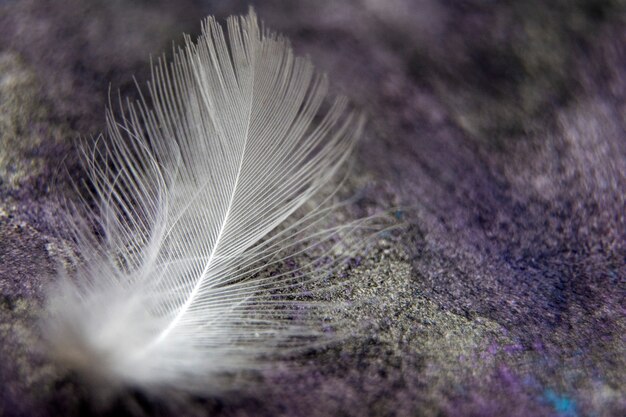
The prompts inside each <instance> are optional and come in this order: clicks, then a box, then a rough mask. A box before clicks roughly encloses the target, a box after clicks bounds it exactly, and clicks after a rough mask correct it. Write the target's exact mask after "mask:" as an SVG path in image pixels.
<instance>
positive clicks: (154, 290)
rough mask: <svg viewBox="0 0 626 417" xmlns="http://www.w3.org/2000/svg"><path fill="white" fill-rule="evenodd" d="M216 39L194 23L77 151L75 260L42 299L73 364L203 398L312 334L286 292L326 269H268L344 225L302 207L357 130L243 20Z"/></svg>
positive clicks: (307, 74)
mask: <svg viewBox="0 0 626 417" xmlns="http://www.w3.org/2000/svg"><path fill="white" fill-rule="evenodd" d="M227 34H228V36H227V37H226V35H225V34H224V31H223V30H222V28H221V27H220V25H219V24H217V23H216V22H215V20H214V19H213V18H208V19H207V20H206V21H205V22H204V24H203V27H202V35H201V36H200V37H199V39H198V40H197V43H195V44H194V43H193V42H192V41H191V40H190V39H189V38H187V39H186V42H185V46H184V48H182V49H179V50H178V51H177V52H175V54H174V58H173V62H172V63H170V64H168V63H166V62H164V60H159V62H158V63H157V65H156V66H155V67H154V68H153V73H152V81H151V82H150V83H149V87H148V90H149V93H148V94H147V96H146V97H145V98H142V99H141V100H140V101H139V102H137V103H134V104H133V103H129V102H127V103H126V106H125V108H126V111H125V116H124V117H123V120H121V121H118V120H116V119H115V118H114V117H113V115H112V112H110V111H109V112H108V113H107V126H108V137H109V139H108V140H106V141H105V140H100V141H99V142H98V143H96V144H95V145H94V146H92V147H90V148H89V150H87V151H86V152H85V156H86V158H85V159H86V161H87V169H86V171H87V172H88V175H89V177H90V178H89V179H90V183H91V189H92V196H91V200H92V203H91V204H92V205H94V204H95V207H93V208H92V209H91V210H89V209H86V208H85V207H83V208H80V210H82V211H83V212H86V213H87V214H86V215H83V216H78V217H76V218H75V219H74V222H73V223H74V228H73V230H74V233H75V239H76V242H77V247H78V251H79V254H80V258H81V262H80V264H79V266H78V267H77V269H76V271H74V273H73V274H72V275H73V276H74V278H73V279H63V280H61V282H62V284H60V285H59V287H58V288H57V290H56V291H55V292H54V293H53V294H52V295H51V299H50V308H49V311H50V313H51V319H50V320H49V321H48V324H47V326H48V330H47V333H48V338H49V340H50V343H51V346H52V349H53V350H54V352H55V354H56V356H57V357H59V358H60V359H61V360H63V361H64V362H65V363H66V364H68V365H70V366H72V367H75V368H77V369H79V370H81V371H84V372H85V371H86V372H88V373H92V374H94V375H96V376H98V377H99V378H104V379H107V380H109V381H112V382H120V383H126V384H136V385H140V386H154V385H158V386H160V385H171V386H176V387H182V388H188V387H193V388H194V389H196V388H198V387H201V388H200V389H216V388H217V387H218V386H219V385H220V384H222V383H224V382H223V380H222V379H221V378H222V377H223V375H225V374H229V373H233V372H236V371H238V370H242V369H243V370H246V369H251V368H254V367H257V366H258V364H259V360H260V359H262V358H263V357H272V355H274V354H275V353H276V352H280V351H281V349H288V348H289V347H290V346H293V345H294V344H297V341H298V340H301V339H302V337H306V336H308V335H313V336H314V335H315V326H313V325H311V322H312V321H314V317H315V315H314V314H312V315H310V316H307V314H309V313H311V312H312V311H314V310H315V304H314V303H312V304H303V303H298V302H294V297H296V298H297V295H298V291H300V290H299V289H298V288H299V287H298V286H299V285H302V284H303V283H305V282H307V280H315V279H318V278H319V277H321V276H324V274H323V272H324V270H325V269H328V268H331V265H332V264H333V262H330V263H328V262H326V264H325V265H326V266H324V264H322V265H319V262H320V261H319V259H312V260H311V261H309V262H308V263H307V262H305V263H304V264H303V263H301V264H299V266H298V267H297V268H296V269H297V271H295V272H296V274H295V275H296V278H294V271H293V270H287V269H285V270H280V269H278V270H277V268H278V267H279V266H281V265H283V264H284V262H285V259H287V257H289V256H293V255H296V254H297V253H303V252H306V251H307V250H308V249H310V248H312V247H314V246H315V245H316V242H320V241H321V242H324V241H326V242H327V243H326V246H323V247H324V248H325V249H327V250H332V246H333V244H332V243H328V240H327V239H328V238H329V236H331V235H332V233H333V232H337V231H340V230H342V228H343V227H351V226H337V227H336V228H334V229H332V228H330V229H329V228H327V227H326V228H324V227H320V223H324V222H325V221H326V220H324V219H325V216H326V215H327V214H328V209H327V208H324V207H325V206H310V204H309V202H310V198H311V196H313V195H315V194H317V193H318V192H319V191H320V190H321V189H322V188H323V187H325V186H326V185H327V183H328V182H329V180H330V179H331V178H332V177H333V176H334V175H335V174H336V173H337V170H338V169H339V168H340V166H341V165H342V163H343V162H344V161H345V159H346V158H347V156H348V155H349V153H350V151H351V149H352V147H353V145H354V142H355V140H356V138H357V137H358V135H359V131H360V129H361V125H362V120H361V118H360V117H357V116H355V115H354V114H352V113H351V112H350V111H348V109H347V104H346V101H345V100H344V99H341V98H340V99H337V100H335V101H334V102H332V104H330V105H328V104H327V89H328V85H327V81H326V79H325V78H324V77H323V76H318V75H316V74H315V73H314V70H313V68H312V66H311V64H310V63H309V61H308V60H306V59H302V58H298V57H294V55H293V53H292V50H291V49H290V46H289V44H288V42H287V41H286V40H285V39H284V38H281V37H280V36H277V35H275V34H273V33H271V32H268V31H266V30H263V29H261V28H260V27H259V25H258V23H257V19H256V16H255V15H254V13H253V12H252V11H251V12H250V14H249V15H248V16H246V17H238V18H235V17H231V18H229V20H228V30H227ZM86 204H87V203H86ZM94 228H95V233H94ZM318 252H319V249H318ZM316 262H317V263H316ZM272 269H273V270H274V273H273V274H269V273H268V272H267V271H268V270H272ZM314 270H317V273H315V271H314ZM302 305H305V318H304V319H302V318H301V317H299V316H301V315H302V314H301V313H299V312H298V309H299V308H301V307H302ZM306 317H309V319H307V318H306Z"/></svg>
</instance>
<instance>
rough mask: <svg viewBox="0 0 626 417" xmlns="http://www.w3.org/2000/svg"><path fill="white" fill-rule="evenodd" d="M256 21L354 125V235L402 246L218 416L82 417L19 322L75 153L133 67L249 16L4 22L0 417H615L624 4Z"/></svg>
mask: <svg viewBox="0 0 626 417" xmlns="http://www.w3.org/2000/svg"><path fill="white" fill-rule="evenodd" d="M253 3H254V2H253ZM254 6H255V8H256V10H257V13H258V14H259V16H260V18H261V19H263V20H264V21H265V22H266V24H267V26H268V27H271V28H273V29H275V30H278V31H280V32H282V33H284V34H285V35H287V36H288V37H289V38H291V40H292V43H293V46H294V49H295V50H296V52H297V53H298V54H306V55H309V56H310V57H311V59H312V60H313V61H314V63H315V64H316V66H317V67H318V68H320V69H322V70H323V71H325V72H327V73H328V74H329V76H330V78H331V80H332V82H333V83H334V85H335V88H336V90H337V91H340V92H342V93H343V94H345V95H347V96H349V97H350V99H351V100H352V101H353V102H354V103H355V104H356V106H357V107H359V108H361V109H363V111H364V112H365V113H366V114H367V116H368V120H369V121H368V126H367V128H366V132H365V135H364V136H365V137H364V138H363V141H362V143H361V145H360V148H359V149H358V151H357V154H356V155H355V174H354V175H355V177H354V178H352V179H351V180H350V181H348V184H347V189H346V190H345V193H346V195H357V196H358V198H357V199H356V200H355V201H356V203H355V206H354V207H353V209H354V212H355V213H365V212H369V211H372V210H377V209H389V208H392V207H393V208H395V211H396V215H397V217H398V218H401V219H402V220H403V221H404V222H405V223H406V226H405V228H404V229H403V230H402V231H401V232H400V233H392V234H389V235H386V236H383V237H381V238H380V239H378V240H377V241H376V242H374V243H373V244H372V245H371V248H370V249H369V250H367V251H365V252H364V253H363V256H362V257H361V258H359V261H358V262H356V263H355V265H353V267H352V268H351V269H350V271H349V274H350V277H351V279H350V280H349V282H350V283H351V284H350V286H349V287H348V289H347V290H346V291H347V292H346V294H344V295H345V296H346V297H348V298H349V299H352V300H358V301H359V302H355V303H352V305H353V307H352V308H348V309H346V310H345V311H344V312H343V314H345V316H346V317H345V319H346V322H348V323H352V325H353V326H354V327H355V328H358V329H359V331H358V332H355V336H354V337H352V338H348V339H347V340H345V341H343V342H342V343H340V344H336V345H332V346H328V347H326V348H320V349H318V350H316V351H312V352H309V353H307V354H303V355H301V356H297V357H294V358H293V359H292V360H290V361H287V362H285V363H279V364H277V365H276V367H275V368H274V369H270V370H268V371H265V372H264V373H263V375H259V376H258V383H256V384H254V386H253V387H251V388H250V389H247V390H245V391H242V392H233V393H231V394H228V395H225V396H221V397H219V398H199V397H191V398H190V397H186V396H184V395H182V394H180V393H169V392H168V393H163V394H161V395H160V396H158V397H155V396H153V395H149V394H146V393H142V392H134V391H132V392H131V391H129V392H122V393H119V394H118V395H115V396H113V397H110V398H106V399H103V398H94V394H93V391H92V390H91V389H90V388H89V387H87V386H85V385H84V384H83V383H82V382H81V381H80V380H79V379H77V378H76V377H75V376H74V375H72V374H70V373H68V372H66V371H63V370H61V369H58V367H56V366H55V364H54V363H50V362H49V361H48V360H47V359H46V357H45V354H44V353H45V352H42V349H43V348H42V345H41V343H40V341H39V336H38V335H39V331H38V328H37V326H38V324H37V323H38V317H39V315H40V314H41V309H42V303H43V294H44V289H45V286H46V285H48V284H49V283H50V282H52V281H53V280H54V278H55V269H56V265H57V263H58V262H60V261H61V260H62V259H63V251H64V250H66V249H64V248H66V243H65V242H64V241H63V239H62V238H61V237H59V236H62V233H59V230H58V229H59V228H60V227H62V226H61V221H60V218H61V214H62V213H61V208H60V205H59V203H58V201H59V199H60V198H70V199H71V198H72V196H73V191H72V189H71V187H70V186H69V185H68V184H69V183H68V181H67V178H68V177H73V176H76V175H79V172H80V171H79V170H78V169H77V168H76V161H75V156H74V153H73V149H74V148H75V147H76V145H77V140H78V138H79V137H80V136H83V137H85V136H89V135H92V134H97V133H98V132H99V131H100V130H101V129H102V128H103V126H104V107H105V105H106V102H107V93H108V90H109V87H111V88H112V89H113V91H115V90H117V89H120V90H121V92H122V93H123V94H131V95H132V94H135V93H134V86H133V78H132V77H133V76H135V77H136V78H137V79H138V80H139V81H140V82H142V81H143V80H145V79H146V77H147V75H148V74H149V56H150V54H152V55H153V56H154V55H159V54H161V53H163V52H164V51H167V50H168V49H169V48H170V45H171V42H172V41H175V42H179V41H180V39H181V36H180V35H181V33H183V32H187V33H191V34H197V33H198V31H199V21H200V19H201V18H202V17H203V16H205V15H207V14H214V15H217V16H218V17H219V18H224V17H225V16H228V15H230V14H235V13H236V14H240V13H245V12H246V10H247V3H246V2H240V1H228V2H227V1H200V0H197V1H196V0H182V1H165V0H157V1H150V2H149V1H141V0H126V1H121V0H113V1H106V2H105V1H96V0H85V1H79V0H67V1H52V0H50V1H46V0H4V1H0V382H1V383H2V384H1V385H2V388H1V389H0V415H7V416H14V415H15V416H18V415H19V416H56V415H64V416H75V415H148V416H151V415H164V416H170V415H171V416H179V415H197V416H203V415H206V416H208V415H211V416H213V415H215V416H366V415H372V416H396V415H397V416H530V415H532V416H562V417H574V416H622V415H626V338H625V334H626V238H625V236H626V221H625V219H624V212H625V207H626V206H625V201H624V200H625V199H624V195H625V192H626V101H625V99H626V49H625V48H624V45H625V44H626V29H625V28H626V18H625V7H626V5H625V4H624V2H623V1H620V0H571V1H570V0H555V1H552V2H544V1H540V0H528V1H524V2H520V1H504V2H495V1H479V0H460V1H445V0H439V1H438V0H414V1H411V0H385V1H383V0H342V1H330V0H319V1H315V2H313V1H311V2H309V1H287V0H266V1H262V2H261V1H259V2H256V3H255V4H254ZM63 167H64V168H63ZM357 334H358V335H357Z"/></svg>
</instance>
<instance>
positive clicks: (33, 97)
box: [0, 51, 67, 189]
mask: <svg viewBox="0 0 626 417" xmlns="http://www.w3.org/2000/svg"><path fill="white" fill-rule="evenodd" d="M48 119H49V110H48V107H47V105H46V104H45V101H44V100H43V96H42V94H41V89H40V85H39V83H38V81H37V79H36V77H35V76H34V73H33V71H31V69H30V68H28V66H27V65H26V64H25V63H24V62H23V61H22V60H21V59H20V58H19V56H17V55H16V54H14V53H12V52H6V51H4V52H0V186H2V187H5V188H8V189H16V188H19V187H20V185H22V184H24V183H25V182H27V181H29V180H32V179H34V178H37V177H38V176H40V175H42V174H43V172H44V170H45V169H46V167H47V165H46V159H45V156H44V155H45V152H41V150H42V147H43V146H45V147H48V148H49V147H51V146H53V145H54V144H55V143H60V142H62V140H63V138H64V137H66V136H67V130H66V129H64V128H63V127H59V126H55V125H51V124H50V123H49V121H48Z"/></svg>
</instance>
